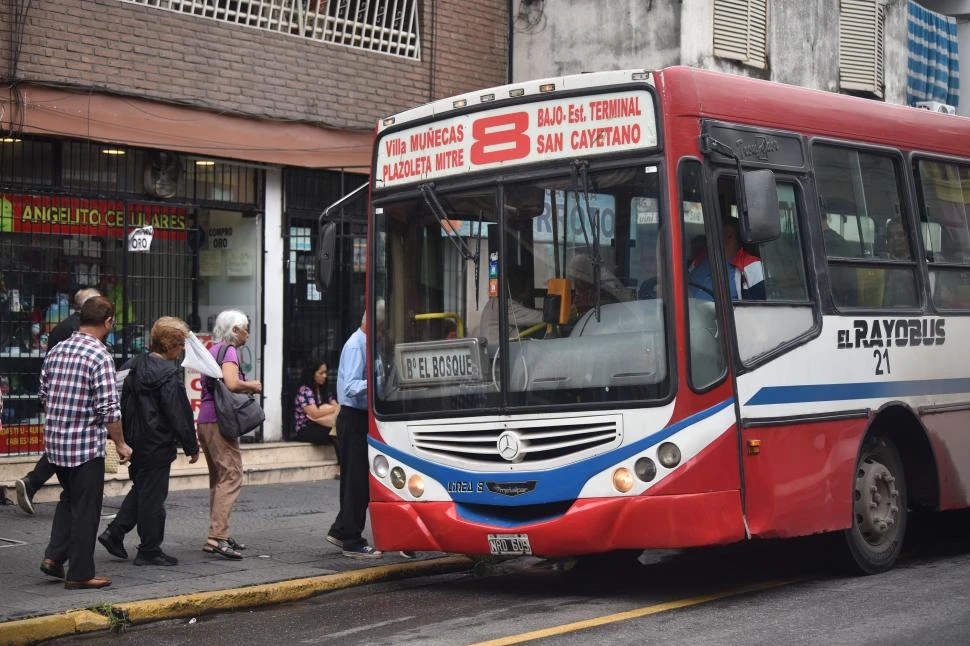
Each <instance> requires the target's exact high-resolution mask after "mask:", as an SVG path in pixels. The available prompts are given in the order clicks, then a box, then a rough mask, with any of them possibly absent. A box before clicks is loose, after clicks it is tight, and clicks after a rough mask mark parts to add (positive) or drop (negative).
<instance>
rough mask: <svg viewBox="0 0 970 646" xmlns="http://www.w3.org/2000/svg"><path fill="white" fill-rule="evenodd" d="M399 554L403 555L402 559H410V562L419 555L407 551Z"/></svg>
mask: <svg viewBox="0 0 970 646" xmlns="http://www.w3.org/2000/svg"><path fill="white" fill-rule="evenodd" d="M398 554H400V555H401V558H402V559H408V560H411V559H413V558H414V557H416V556H417V553H415V552H409V551H407V550H401V551H400V552H398Z"/></svg>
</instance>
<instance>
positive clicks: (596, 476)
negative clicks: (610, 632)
mask: <svg viewBox="0 0 970 646" xmlns="http://www.w3.org/2000/svg"><path fill="white" fill-rule="evenodd" d="M370 192H371V209H370V211H371V214H370V226H369V240H370V242H369V253H368V261H367V262H368V299H369V300H368V302H369V303H370V304H371V306H370V307H368V312H369V313H368V315H369V316H370V317H371V318H370V323H369V325H370V328H369V329H370V330H373V331H375V333H373V334H371V335H370V337H369V343H370V350H369V353H370V368H371V370H372V377H373V380H372V387H371V388H370V397H371V422H370V437H369V451H370V453H369V459H370V489H371V499H372V503H371V506H370V510H371V520H372V525H373V531H374V538H375V542H376V544H377V546H378V547H380V548H382V549H385V550H435V551H438V550H440V551H445V552H458V553H465V554H535V555H540V556H549V557H556V556H566V555H581V554H590V553H596V552H604V551H610V550H620V549H640V548H671V547H686V546H699V545H714V544H724V543H731V542H736V541H741V540H745V539H751V538H767V537H771V538H775V537H793V536H803V535H809V534H817V533H833V535H834V536H835V537H837V538H838V539H839V542H840V544H841V545H843V546H844V548H845V549H844V551H843V553H844V554H845V555H847V556H849V557H850V558H849V562H850V563H852V564H854V565H855V567H856V568H857V569H859V570H861V571H863V572H869V573H872V572H878V571H882V570H885V569H887V568H889V567H891V566H892V564H893V562H894V561H895V560H896V558H897V556H898V554H899V551H900V548H901V544H902V540H903V536H904V534H905V531H906V522H907V510H909V509H912V508H914V507H923V508H929V509H939V510H944V509H954V508H961V507H966V506H967V505H968V499H970V435H968V434H967V428H968V424H970V369H968V367H967V366H968V364H967V358H966V355H967V347H966V346H965V345H964V344H963V340H964V339H967V338H970V318H968V316H970V231H968V216H970V120H967V119H964V118H961V117H954V116H949V115H942V114H935V113H931V112H927V111H923V110H918V109H915V108H909V107H904V106H897V105H886V104H882V103H879V102H875V101H870V100H865V99H860V98H853V97H848V96H841V95H836V94H831V93H826V92H819V91H813V90H807V89H803V88H798V87H791V86H786V85H780V84H775V83H769V82H764V81H760V80H753V79H748V78H743V77H738V76H729V75H723V74H718V73H713V72H708V71H702V70H696V69H688V68H682V67H675V68H670V69H664V70H660V71H619V72H604V73H593V74H583V75H577V76H566V77H562V78H552V79H546V80H540V81H533V82H525V83H515V84H511V85H507V86H503V87H496V88H490V89H486V90H482V91H478V92H470V93H468V94H465V95H462V96H457V97H453V98H449V99H445V100H441V101H436V102H434V103H431V104H428V105H425V106H422V107H418V108H415V109H413V110H409V111H406V112H403V113H400V114H397V115H395V116H393V117H389V118H387V119H385V120H383V121H382V122H381V124H380V125H379V126H378V129H377V136H376V142H375V151H374V165H373V169H372V184H371V186H370Z"/></svg>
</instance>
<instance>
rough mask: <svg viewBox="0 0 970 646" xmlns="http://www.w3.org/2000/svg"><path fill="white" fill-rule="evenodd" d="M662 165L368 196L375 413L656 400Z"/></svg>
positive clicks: (578, 169)
mask: <svg viewBox="0 0 970 646" xmlns="http://www.w3.org/2000/svg"><path fill="white" fill-rule="evenodd" d="M660 170H661V166H660V162H659V161H656V162H654V163H648V164H643V163H640V164H637V165H629V166H622V167H616V168H610V169H602V170H600V169H594V168H589V167H588V166H587V165H586V164H585V163H584V162H573V163H569V164H564V165H562V166H561V168H560V169H559V171H558V172H557V173H555V174H549V175H548V176H546V177H544V178H542V179H530V180H529V181H515V182H512V181H505V182H493V183H491V184H487V185H484V186H481V187H478V188H474V189H463V190H449V189H448V187H447V186H446V185H443V184H441V183H439V184H437V185H434V186H432V185H430V184H428V185H423V186H421V187H419V190H417V191H414V190H413V189H412V190H411V191H410V192H409V193H407V197H406V199H405V198H395V197H394V196H388V195H387V194H386V193H384V194H382V195H380V196H375V203H374V204H375V220H374V221H375V236H376V254H375V258H374V263H373V265H372V266H373V268H374V292H375V294H374V297H375V299H376V300H377V301H378V302H380V301H383V303H384V308H383V312H384V314H383V319H382V320H381V321H379V322H378V325H379V329H378V331H377V334H376V335H375V336H374V339H375V343H376V347H375V355H374V356H375V361H374V371H375V375H374V377H375V383H376V386H377V387H376V388H375V409H376V412H377V413H378V414H383V415H395V414H412V413H427V412H453V413H463V414H481V413H486V412H496V411H501V410H507V409H510V408H515V407H524V406H529V407H536V406H544V405H545V406H556V407H562V406H564V405H575V406H579V407H582V406H590V405H595V404H602V403H616V402H632V403H636V402H641V401H647V400H658V399H663V398H665V397H666V396H667V395H668V393H669V389H670V379H669V374H668V368H667V358H668V349H667V341H668V339H667V336H668V335H667V332H666V325H665V316H664V312H665V309H664V307H663V300H662V298H661V293H660V290H659V289H658V283H659V282H661V281H659V280H658V279H659V278H660V267H661V266H662V262H661V260H660V253H659V251H658V250H659V249H661V248H662V244H663V243H662V242H661V241H660V239H659V238H660V235H659V234H660V230H661V229H660V227H661V223H662V222H663V217H662V213H661V208H660V204H661V202H660V200H659V195H658V177H659V176H660V174H661V173H660ZM379 311H380V310H379Z"/></svg>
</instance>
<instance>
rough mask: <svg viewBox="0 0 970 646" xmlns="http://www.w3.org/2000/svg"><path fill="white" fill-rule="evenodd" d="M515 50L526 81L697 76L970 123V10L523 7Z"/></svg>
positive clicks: (902, 0) (909, 0)
mask: <svg viewBox="0 0 970 646" xmlns="http://www.w3.org/2000/svg"><path fill="white" fill-rule="evenodd" d="M914 25H917V26H918V29H928V30H930V33H932V34H933V37H932V38H927V37H926V36H916V37H915V38H914V33H916V32H915V30H914ZM928 41H933V43H936V42H937V41H939V42H945V43H946V46H945V47H943V48H942V49H937V48H936V46H935V45H934V46H932V47H930V48H929V50H927V45H928V44H930V43H928ZM512 51H513V56H512V59H513V61H512V71H513V79H514V80H516V81H522V80H527V79H534V78H544V77H549V76H558V75H561V74H572V73H580V72H586V71H596V70H605V69H659V68H662V67H667V66H671V65H687V66H690V67H700V68H704V69H711V70H717V71H721V72H729V73H734V74H743V75H746V76H753V77H757V78H763V79H767V80H771V81H777V82H780V83H788V84H791V85H800V86H803V87H810V88H814V89H818V90H826V91H829V92H843V93H849V94H856V95H859V96H864V97H869V98H873V99H876V100H881V101H886V102H890V103H901V104H906V103H909V104H910V105H912V104H914V103H915V101H917V100H928V101H929V100H935V103H934V105H936V104H943V105H953V107H954V108H955V112H956V113H957V114H963V115H970V101H963V102H960V101H959V68H960V67H962V68H963V69H964V70H967V69H970V0H920V1H919V2H915V1H914V0H819V1H818V2H802V1H800V0H683V1H682V2H666V1H664V0H651V1H649V2H643V1H640V0H607V1H605V2H598V3H588V2H583V1H582V0H561V1H560V2H547V1H546V0H516V9H515V11H514V13H513V39H512ZM928 60H929V61H932V62H934V66H933V69H932V70H931V71H930V73H929V74H927V72H926V70H925V69H923V68H924V67H925V66H926V63H927V61H928ZM921 75H922V76H921ZM927 79H929V81H928V80H927ZM928 84H929V85H933V88H927V87H926V86H927V85H928ZM941 85H942V87H939V86H941ZM929 89H935V90H937V92H936V94H935V95H933V93H932V92H929V91H928V90H929ZM937 107H940V106H937Z"/></svg>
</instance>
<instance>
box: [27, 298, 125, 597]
mask: <svg viewBox="0 0 970 646" xmlns="http://www.w3.org/2000/svg"><path fill="white" fill-rule="evenodd" d="M80 323H81V325H80V328H79V329H78V331H77V332H75V333H74V334H73V335H72V336H71V338H69V339H68V340H66V341H63V342H62V343H59V344H57V346H56V347H55V348H54V349H52V350H51V351H50V352H49V353H48V354H47V357H46V358H45V359H44V365H43V367H42V368H41V372H40V401H41V403H42V404H43V405H44V411H45V413H46V420H45V423H44V447H45V450H46V452H47V457H48V458H49V459H50V461H51V463H52V464H53V465H54V472H55V474H56V475H57V480H58V481H59V482H60V483H61V487H62V488H63V492H62V493H61V499H60V501H59V502H58V503H57V509H56V511H55V512H54V524H53V526H52V527H51V539H50V543H49V544H48V545H47V549H46V550H45V552H44V560H43V561H42V562H41V564H40V569H41V571H42V572H43V573H44V574H47V575H49V576H52V577H55V578H58V579H65V581H64V587H65V588H67V589H68V590H79V589H89V588H103V587H104V586H106V585H110V584H111V579H109V578H108V577H104V576H95V575H94V541H95V537H96V536H97V534H98V523H99V522H100V520H101V518H100V517H101V499H102V497H103V495H104V456H105V441H106V439H107V435H109V434H110V435H111V439H112V440H114V442H115V444H116V445H117V447H118V455H119V457H120V458H121V460H122V461H125V460H127V459H128V458H129V457H131V448H130V447H129V446H128V445H127V444H126V443H125V439H124V435H123V434H122V428H121V407H120V405H119V402H118V388H117V385H116V383H115V366H114V359H113V358H112V356H111V353H110V352H108V349H107V348H106V347H105V345H104V339H105V337H107V336H108V333H109V332H110V331H111V329H112V328H113V327H114V324H115V318H114V305H113V304H112V302H111V301H110V300H108V299H107V298H105V297H103V296H95V297H94V298H91V299H89V300H88V301H87V302H85V303H84V305H83V306H82V307H81V313H80ZM65 561H67V562H68V563H69V570H68V573H67V577H66V578H65V576H64V562H65Z"/></svg>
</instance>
